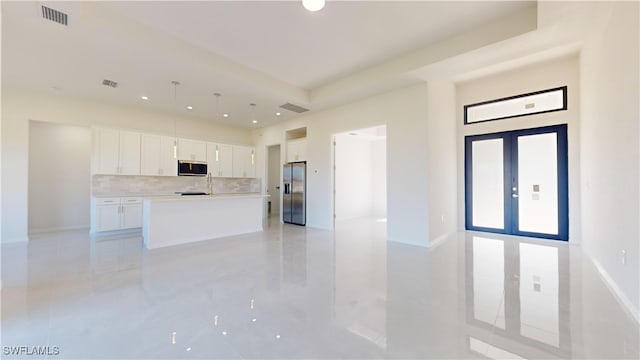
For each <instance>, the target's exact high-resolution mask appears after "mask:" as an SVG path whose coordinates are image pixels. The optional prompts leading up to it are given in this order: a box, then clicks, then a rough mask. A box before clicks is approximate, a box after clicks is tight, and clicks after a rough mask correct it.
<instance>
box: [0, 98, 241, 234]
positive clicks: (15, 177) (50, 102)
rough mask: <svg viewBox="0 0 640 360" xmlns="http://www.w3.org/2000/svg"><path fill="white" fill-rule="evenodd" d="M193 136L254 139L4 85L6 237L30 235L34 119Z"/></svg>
mask: <svg viewBox="0 0 640 360" xmlns="http://www.w3.org/2000/svg"><path fill="white" fill-rule="evenodd" d="M174 119H176V120H177V121H178V125H177V135H178V136H180V137H187V138H193V139H201V140H209V141H218V142H222V143H229V144H251V137H250V134H249V131H247V130H244V129H241V128H232V127H227V126H216V125H212V124H208V123H206V122H204V121H196V120H193V119H188V118H182V117H176V116H173V115H166V114H161V113H154V112H149V111H144V110H140V109H138V108H129V107H124V106H114V105H109V104H105V103H99V102H94V101H90V100H86V99H74V98H70V97H67V96H64V95H63V94H59V93H53V92H52V93H39V92H32V91H25V90H21V89H16V88H10V87H6V86H3V88H2V200H1V201H2V213H3V217H2V239H1V241H2V242H13V241H26V240H28V235H27V232H28V225H27V220H28V152H29V120H38V121H46V122H53V123H60V124H68V125H76V126H93V125H97V126H108V127H119V128H127V129H134V130H140V131H147V132H154V133H159V134H169V135H172V134H173V133H174V126H173V122H174Z"/></svg>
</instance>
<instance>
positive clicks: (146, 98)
mask: <svg viewBox="0 0 640 360" xmlns="http://www.w3.org/2000/svg"><path fill="white" fill-rule="evenodd" d="M140 99H142V100H149V97H148V96H144V95H143V96H140Z"/></svg>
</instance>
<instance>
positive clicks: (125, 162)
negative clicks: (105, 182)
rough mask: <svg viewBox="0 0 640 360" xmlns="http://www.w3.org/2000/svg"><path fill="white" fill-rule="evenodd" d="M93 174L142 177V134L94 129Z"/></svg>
mask: <svg viewBox="0 0 640 360" xmlns="http://www.w3.org/2000/svg"><path fill="white" fill-rule="evenodd" d="M93 159H94V160H93V173H94V174H110V175H140V133H137V132H132V131H120V130H114V129H94V132H93Z"/></svg>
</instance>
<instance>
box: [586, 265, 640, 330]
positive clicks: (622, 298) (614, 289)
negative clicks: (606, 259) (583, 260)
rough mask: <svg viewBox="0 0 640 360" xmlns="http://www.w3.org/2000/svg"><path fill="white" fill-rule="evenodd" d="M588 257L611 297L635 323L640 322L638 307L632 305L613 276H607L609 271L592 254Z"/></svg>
mask: <svg viewBox="0 0 640 360" xmlns="http://www.w3.org/2000/svg"><path fill="white" fill-rule="evenodd" d="M589 258H590V260H591V262H592V263H593V265H594V266H595V267H596V270H598V274H599V275H600V278H601V279H602V281H604V283H605V284H606V285H607V288H609V291H611V293H613V297H614V298H616V300H617V301H618V302H619V303H620V305H622V307H623V308H624V309H625V310H626V311H627V313H629V315H631V317H632V318H633V319H634V320H635V321H636V323H640V314H639V313H638V309H636V308H635V307H634V306H633V303H632V302H631V300H629V298H628V297H627V296H626V295H625V294H624V293H623V292H622V290H621V289H620V287H618V284H616V282H615V281H613V278H611V276H609V273H607V271H606V270H605V269H604V267H602V265H601V264H600V263H599V262H598V261H597V260H596V259H594V258H593V256H590V255H589Z"/></svg>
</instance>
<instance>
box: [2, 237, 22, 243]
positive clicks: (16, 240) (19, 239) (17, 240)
mask: <svg viewBox="0 0 640 360" xmlns="http://www.w3.org/2000/svg"><path fill="white" fill-rule="evenodd" d="M28 241H29V237H28V236H17V237H12V238H8V239H7V238H4V237H3V238H2V241H1V243H2V244H17V243H23V242H28Z"/></svg>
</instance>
